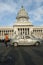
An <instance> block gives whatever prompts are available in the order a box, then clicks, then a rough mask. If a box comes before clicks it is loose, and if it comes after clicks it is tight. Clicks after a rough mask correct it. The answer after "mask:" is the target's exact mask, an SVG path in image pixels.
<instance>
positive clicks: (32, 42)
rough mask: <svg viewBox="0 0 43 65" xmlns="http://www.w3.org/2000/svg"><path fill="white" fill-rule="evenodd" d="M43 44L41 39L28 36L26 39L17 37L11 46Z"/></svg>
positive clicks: (12, 40)
mask: <svg viewBox="0 0 43 65" xmlns="http://www.w3.org/2000/svg"><path fill="white" fill-rule="evenodd" d="M41 43H42V40H41V39H39V38H33V37H32V36H26V37H25V38H20V37H17V38H16V39H15V38H13V39H11V45H14V46H18V45H36V46H39V45H40V44H41Z"/></svg>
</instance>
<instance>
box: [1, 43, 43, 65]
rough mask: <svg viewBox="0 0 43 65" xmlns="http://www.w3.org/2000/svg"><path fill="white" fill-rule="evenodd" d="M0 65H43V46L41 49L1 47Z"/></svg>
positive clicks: (32, 47)
mask: <svg viewBox="0 0 43 65" xmlns="http://www.w3.org/2000/svg"><path fill="white" fill-rule="evenodd" d="M0 65H43V44H42V45H40V46H39V47H34V46H25V47H22V46H21V47H8V48H6V47H5V46H4V45H3V46H0Z"/></svg>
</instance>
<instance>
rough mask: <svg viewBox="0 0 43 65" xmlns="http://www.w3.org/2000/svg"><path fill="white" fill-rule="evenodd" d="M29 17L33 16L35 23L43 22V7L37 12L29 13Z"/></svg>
mask: <svg viewBox="0 0 43 65" xmlns="http://www.w3.org/2000/svg"><path fill="white" fill-rule="evenodd" d="M29 15H31V16H32V19H33V20H34V21H38V22H39V21H42V20H43V18H42V17H43V6H42V7H39V8H37V9H36V10H34V11H31V12H29Z"/></svg>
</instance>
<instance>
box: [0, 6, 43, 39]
mask: <svg viewBox="0 0 43 65" xmlns="http://www.w3.org/2000/svg"><path fill="white" fill-rule="evenodd" d="M6 33H7V34H8V36H9V39H11V38H12V36H14V35H19V36H20V37H21V38H24V37H25V36H29V35H31V36H33V37H36V38H43V26H34V25H33V24H32V22H30V20H29V16H28V13H27V12H26V10H25V9H24V7H23V6H22V7H21V9H20V10H19V11H18V13H17V16H16V21H15V23H14V24H13V26H12V27H0V39H4V36H5V34H6Z"/></svg>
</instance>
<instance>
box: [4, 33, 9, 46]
mask: <svg viewBox="0 0 43 65" xmlns="http://www.w3.org/2000/svg"><path fill="white" fill-rule="evenodd" d="M8 40H9V38H8V34H5V46H6V47H8V44H7V42H8Z"/></svg>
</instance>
